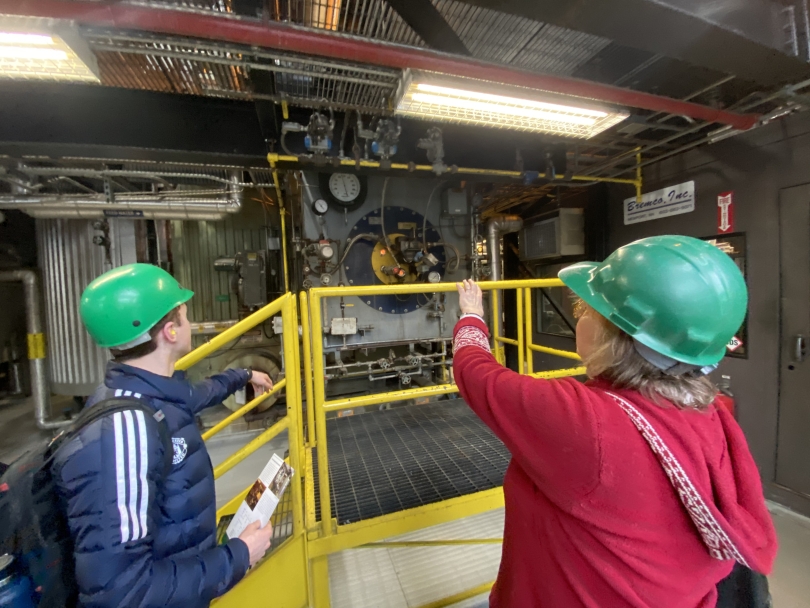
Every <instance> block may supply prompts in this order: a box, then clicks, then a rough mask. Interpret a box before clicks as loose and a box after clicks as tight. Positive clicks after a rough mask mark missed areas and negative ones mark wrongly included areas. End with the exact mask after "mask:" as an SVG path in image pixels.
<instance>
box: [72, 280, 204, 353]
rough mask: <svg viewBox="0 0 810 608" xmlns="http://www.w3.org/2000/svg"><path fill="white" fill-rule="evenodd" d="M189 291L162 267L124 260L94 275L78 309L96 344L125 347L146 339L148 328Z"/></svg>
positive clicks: (189, 297) (186, 300) (179, 301)
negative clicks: (129, 262) (98, 274)
mask: <svg viewBox="0 0 810 608" xmlns="http://www.w3.org/2000/svg"><path fill="white" fill-rule="evenodd" d="M193 295H194V292H193V291H190V290H188V289H183V288H182V287H181V286H180V283H178V282H177V279H175V278H174V277H173V276H172V275H170V274H169V273H168V272H166V271H165V270H163V269H162V268H158V267H157V266H153V265H152V264H127V265H126V266H119V267H118V268H113V269H112V270H109V271H107V272H105V273H104V274H103V275H101V276H100V277H98V278H97V279H94V280H93V281H92V282H91V283H90V284H89V285H88V286H87V288H86V289H85V290H84V293H82V300H81V304H80V305H79V312H80V314H81V317H82V321H84V325H85V327H86V328H87V331H88V332H90V335H91V336H92V337H93V339H94V340H95V341H96V342H97V343H98V345H99V346H101V347H102V348H123V349H127V348H132V347H133V346H137V345H138V344H143V343H144V342H148V341H149V339H150V338H149V330H150V329H152V328H153V327H154V326H155V325H156V324H157V322H158V321H160V320H161V319H162V318H163V317H164V316H166V314H168V313H169V312H170V311H171V310H172V309H173V308H175V307H177V306H180V304H183V303H184V302H188V301H189V300H190V299H191V296H193Z"/></svg>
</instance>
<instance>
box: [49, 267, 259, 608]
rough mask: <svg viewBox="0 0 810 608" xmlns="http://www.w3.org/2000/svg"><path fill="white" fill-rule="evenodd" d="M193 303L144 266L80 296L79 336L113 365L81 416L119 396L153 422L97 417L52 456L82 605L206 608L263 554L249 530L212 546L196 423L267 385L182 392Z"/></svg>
mask: <svg viewBox="0 0 810 608" xmlns="http://www.w3.org/2000/svg"><path fill="white" fill-rule="evenodd" d="M193 295H194V294H193V292H191V291H189V290H187V289H183V288H182V287H181V286H180V285H179V284H178V282H177V281H176V280H175V279H174V278H173V277H172V276H171V275H170V274H168V273H167V272H165V271H164V270H162V269H160V268H158V267H156V266H152V265H149V264H130V265H127V266H121V267H119V268H116V269H114V270H111V271H109V272H107V273H105V274H103V275H102V276H100V277H98V278H97V279H95V280H94V281H93V282H92V283H90V285H89V286H88V287H87V289H86V290H85V291H84V293H83V294H82V301H81V309H80V310H81V315H82V320H83V321H84V323H85V326H86V327H87V330H88V331H89V332H90V335H91V336H92V337H93V339H94V340H95V341H96V342H97V343H98V344H99V346H101V347H103V348H109V349H110V350H111V352H112V355H113V360H112V361H111V362H110V363H109V364H108V367H107V373H106V376H105V379H104V385H103V386H101V387H99V389H98V390H97V391H96V393H95V394H94V395H93V396H92V397H91V398H90V400H89V401H88V404H87V407H92V406H93V405H94V404H95V403H98V402H99V401H100V400H102V399H106V398H108V397H125V398H131V399H138V400H143V401H145V402H146V403H147V404H148V405H149V406H150V407H151V408H152V409H154V410H155V412H156V413H155V415H154V416H150V415H149V414H148V413H145V412H144V411H143V409H132V410H128V411H123V412H117V413H113V414H111V415H109V416H105V417H103V418H101V419H100V420H97V421H96V422H94V423H92V424H91V425H89V426H88V427H86V428H85V429H83V430H82V431H81V433H80V434H79V436H78V437H76V438H75V439H74V440H72V441H71V442H70V443H68V444H66V445H64V446H62V448H61V449H60V450H59V451H58V452H57V456H56V458H55V461H54V468H53V471H54V478H55V479H56V483H57V487H58V489H59V492H60V495H61V496H62V498H63V500H64V504H65V506H66V509H67V515H68V523H69V526H70V532H71V535H72V537H73V539H74V542H75V549H74V555H75V565H76V579H77V583H78V587H79V604H80V605H81V606H85V607H88V608H89V607H92V608H102V607H103V608H112V607H118V606H127V607H135V606H137V607H143V608H146V607H149V608H152V607H154V608H157V607H163V606H178V607H179V606H182V607H184V608H191V607H202V606H208V605H209V603H210V602H211V600H212V599H214V598H216V597H218V596H220V595H222V594H223V593H225V592H226V591H228V590H229V589H230V588H231V587H233V585H235V584H236V583H237V582H238V581H239V580H240V579H241V578H242V577H243V576H244V575H245V573H246V572H247V569H248V567H249V566H251V565H253V564H254V563H256V562H257V561H258V560H259V559H261V557H262V556H263V555H264V554H265V552H266V551H267V549H268V548H269V547H270V537H271V535H272V528H271V526H270V525H267V526H266V527H265V528H261V529H260V528H259V524H258V523H256V524H253V526H251V527H249V528H248V529H247V530H245V532H244V533H243V534H242V536H240V537H239V538H237V539H232V540H230V541H229V542H228V543H227V544H225V545H219V546H217V544H216V501H215V498H214V474H213V468H212V466H211V461H210V458H209V456H208V452H207V451H206V449H205V444H204V443H203V439H202V436H201V435H200V431H199V429H198V428H197V424H196V421H195V415H196V414H197V413H199V412H200V411H201V410H203V409H205V408H207V407H210V406H212V405H216V404H218V403H221V402H222V401H223V400H224V399H225V398H226V397H228V396H229V395H231V394H232V393H234V392H235V391H237V390H239V389H241V388H242V387H244V386H245V385H246V384H247V383H248V382H251V383H252V384H253V386H254V388H255V389H256V391H257V393H260V392H262V391H264V390H269V389H270V388H272V386H273V383H272V381H271V380H270V378H269V377H268V376H267V375H266V374H263V373H261V372H257V371H251V370H227V371H225V372H224V373H221V374H217V375H215V376H212V377H211V378H208V379H207V380H205V381H203V382H200V383H199V384H191V383H189V382H188V380H186V379H185V375H184V374H183V372H176V371H175V370H174V366H175V363H176V362H177V361H178V360H179V359H180V358H181V357H182V356H183V355H185V354H186V353H188V352H189V351H190V350H191V327H190V325H189V322H188V319H187V318H186V302H187V301H188V300H189V299H190V298H191V297H192V296H193ZM160 425H164V429H163V431H161V428H160ZM168 437H171V444H172V452H171V453H170V454H167V453H166V452H167V451H168V447H167V446H166V443H167V438H168Z"/></svg>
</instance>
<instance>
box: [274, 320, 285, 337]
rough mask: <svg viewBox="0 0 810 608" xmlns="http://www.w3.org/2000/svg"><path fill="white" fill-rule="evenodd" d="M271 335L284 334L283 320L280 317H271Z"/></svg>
mask: <svg viewBox="0 0 810 608" xmlns="http://www.w3.org/2000/svg"><path fill="white" fill-rule="evenodd" d="M273 333H274V334H276V335H278V334H283V333H284V320H283V319H282V318H281V317H273Z"/></svg>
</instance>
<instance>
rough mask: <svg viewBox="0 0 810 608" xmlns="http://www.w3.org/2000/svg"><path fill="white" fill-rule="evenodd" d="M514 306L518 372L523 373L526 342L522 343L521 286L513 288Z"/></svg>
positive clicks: (523, 335)
mask: <svg viewBox="0 0 810 608" xmlns="http://www.w3.org/2000/svg"><path fill="white" fill-rule="evenodd" d="M515 296H516V300H517V302H516V304H517V305H516V308H517V343H518V346H517V351H518V373H519V374H523V373H525V370H524V369H523V362H524V361H525V359H526V344H525V343H524V339H525V334H524V332H523V288H522V287H518V288H517V289H516V290H515Z"/></svg>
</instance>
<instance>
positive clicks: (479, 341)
mask: <svg viewBox="0 0 810 608" xmlns="http://www.w3.org/2000/svg"><path fill="white" fill-rule="evenodd" d="M475 316H478V315H475ZM479 318H480V317H479ZM465 346H477V347H478V348H483V349H484V350H485V351H487V352H491V350H490V347H489V339H488V338H487V335H486V334H485V333H484V332H483V331H481V330H480V329H478V328H477V327H474V326H472V325H467V326H465V327H462V328H461V329H459V330H458V331H457V332H456V337H455V338H453V352H454V353H457V352H458V351H459V350H460V349H462V348H464V347H465Z"/></svg>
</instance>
